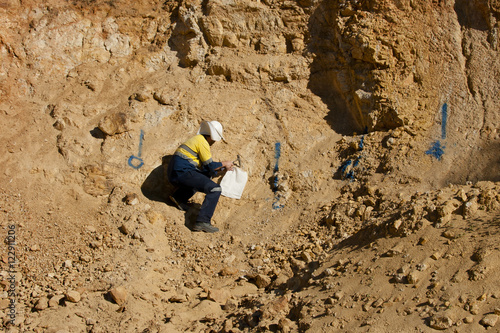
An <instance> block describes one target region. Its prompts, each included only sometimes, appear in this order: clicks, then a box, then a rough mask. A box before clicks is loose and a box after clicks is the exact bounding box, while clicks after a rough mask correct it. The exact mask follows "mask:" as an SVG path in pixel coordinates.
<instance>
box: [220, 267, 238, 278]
mask: <svg viewBox="0 0 500 333" xmlns="http://www.w3.org/2000/svg"><path fill="white" fill-rule="evenodd" d="M219 274H220V275H221V276H233V275H236V274H238V269H237V268H234V267H228V266H226V267H224V268H222V270H221V271H220V272H219Z"/></svg>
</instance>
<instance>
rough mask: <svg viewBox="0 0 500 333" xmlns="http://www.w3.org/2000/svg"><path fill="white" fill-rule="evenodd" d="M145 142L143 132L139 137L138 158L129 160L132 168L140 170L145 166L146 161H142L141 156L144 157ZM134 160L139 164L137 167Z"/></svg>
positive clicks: (133, 157)
mask: <svg viewBox="0 0 500 333" xmlns="http://www.w3.org/2000/svg"><path fill="white" fill-rule="evenodd" d="M143 140H144V131H143V130H141V135H140V137H139V152H138V154H137V156H134V155H132V156H130V157H129V158H128V165H130V166H131V167H132V168H134V169H136V170H138V169H140V168H141V167H142V166H143V165H144V161H143V160H142V158H141V155H142V141H143ZM134 160H137V161H138V162H139V163H138V164H137V165H136V164H134Z"/></svg>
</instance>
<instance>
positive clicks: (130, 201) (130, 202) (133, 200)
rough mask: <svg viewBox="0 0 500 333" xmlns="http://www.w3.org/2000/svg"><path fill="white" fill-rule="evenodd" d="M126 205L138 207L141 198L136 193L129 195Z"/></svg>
mask: <svg viewBox="0 0 500 333" xmlns="http://www.w3.org/2000/svg"><path fill="white" fill-rule="evenodd" d="M124 200H125V203H126V204H127V205H130V206H134V205H137V204H138V203H139V197H138V196H137V194H136V193H129V194H127V195H126V196H125V199H124Z"/></svg>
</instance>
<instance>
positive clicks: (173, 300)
mask: <svg viewBox="0 0 500 333" xmlns="http://www.w3.org/2000/svg"><path fill="white" fill-rule="evenodd" d="M168 301H169V302H170V303H185V302H187V297H186V295H181V294H177V295H174V296H172V297H170V298H169V299H168Z"/></svg>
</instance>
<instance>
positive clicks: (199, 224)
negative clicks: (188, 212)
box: [193, 222, 219, 233]
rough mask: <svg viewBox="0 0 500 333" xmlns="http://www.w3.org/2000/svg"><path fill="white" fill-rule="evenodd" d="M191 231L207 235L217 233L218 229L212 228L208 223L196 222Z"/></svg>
mask: <svg viewBox="0 0 500 333" xmlns="http://www.w3.org/2000/svg"><path fill="white" fill-rule="evenodd" d="M193 231H204V232H208V233H214V232H217V231H219V228H217V227H214V226H213V225H211V224H210V223H203V222H196V223H195V224H194V226H193Z"/></svg>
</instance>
